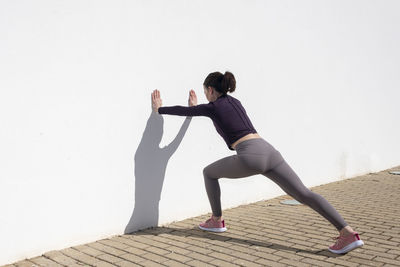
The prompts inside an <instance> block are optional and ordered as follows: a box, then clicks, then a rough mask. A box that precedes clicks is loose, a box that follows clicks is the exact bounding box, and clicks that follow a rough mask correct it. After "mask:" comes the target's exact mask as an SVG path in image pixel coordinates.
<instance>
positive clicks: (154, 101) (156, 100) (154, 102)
mask: <svg viewBox="0 0 400 267" xmlns="http://www.w3.org/2000/svg"><path fill="white" fill-rule="evenodd" d="M161 106H162V100H161V97H160V91H158V90H157V89H156V90H154V91H153V93H151V107H152V108H153V111H154V112H157V113H158V108H160V107H161Z"/></svg>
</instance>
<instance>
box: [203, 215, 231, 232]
mask: <svg viewBox="0 0 400 267" xmlns="http://www.w3.org/2000/svg"><path fill="white" fill-rule="evenodd" d="M199 228H200V229H201V230H205V231H210V232H217V233H222V232H225V231H226V230H227V229H226V227H225V221H224V220H222V221H219V222H216V221H214V220H213V218H212V216H211V218H210V219H208V220H207V221H205V222H203V223H201V224H199Z"/></svg>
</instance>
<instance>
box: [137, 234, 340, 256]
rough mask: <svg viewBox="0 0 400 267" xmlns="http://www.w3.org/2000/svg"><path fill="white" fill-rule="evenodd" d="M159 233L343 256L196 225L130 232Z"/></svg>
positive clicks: (325, 250) (323, 250)
mask: <svg viewBox="0 0 400 267" xmlns="http://www.w3.org/2000/svg"><path fill="white" fill-rule="evenodd" d="M159 234H163V235H176V236H181V237H189V236H192V237H200V238H204V239H211V240H219V241H223V242H228V243H236V244H242V245H248V246H258V247H266V248H271V249H275V250H286V251H292V252H295V253H296V252H303V253H308V254H314V255H323V256H327V257H331V258H337V257H341V256H343V255H338V254H335V253H332V252H330V251H329V250H327V249H319V250H305V249H300V248H294V247H288V246H284V245H280V244H275V243H273V242H268V241H262V242H261V241H257V240H253V239H243V238H237V237H232V236H229V232H225V233H222V234H218V233H212V232H206V231H202V230H200V229H198V228H196V227H194V228H169V227H154V228H150V229H146V230H142V231H138V232H135V233H132V235H153V236H157V235H159Z"/></svg>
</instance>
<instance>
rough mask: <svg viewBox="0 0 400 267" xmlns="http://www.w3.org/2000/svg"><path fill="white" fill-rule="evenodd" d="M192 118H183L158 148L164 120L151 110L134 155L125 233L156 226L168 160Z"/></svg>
mask: <svg viewBox="0 0 400 267" xmlns="http://www.w3.org/2000/svg"><path fill="white" fill-rule="evenodd" d="M191 120H192V117H186V119H185V121H184V122H183V124H182V126H181V128H180V130H179V132H178V134H177V136H176V137H175V138H174V140H173V141H172V142H171V143H170V144H169V145H167V146H165V147H163V148H160V146H159V145H160V142H161V138H162V136H163V128H164V118H163V117H162V116H161V115H160V114H158V113H155V112H154V111H153V112H152V113H151V115H150V117H149V119H148V120H147V124H146V129H145V130H144V132H143V136H142V140H141V141H140V144H139V146H138V148H137V150H136V153H135V166H134V169H135V207H134V209H133V213H132V216H131V218H130V220H129V223H128V225H127V226H126V227H125V231H124V233H125V234H128V233H132V232H134V231H137V230H140V229H144V228H149V227H152V226H157V225H158V214H159V211H158V206H159V202H160V197H161V190H162V186H163V183H164V178H165V170H166V168H167V163H168V160H169V159H170V158H171V156H172V154H174V152H175V151H176V149H177V148H178V146H179V145H180V143H181V141H182V139H183V137H184V135H185V133H186V131H187V129H188V127H189V124H190V122H191Z"/></svg>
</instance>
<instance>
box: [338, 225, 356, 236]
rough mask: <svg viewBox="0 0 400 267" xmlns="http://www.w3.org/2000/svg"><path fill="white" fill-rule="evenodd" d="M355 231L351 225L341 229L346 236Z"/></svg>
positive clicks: (341, 233)
mask: <svg viewBox="0 0 400 267" xmlns="http://www.w3.org/2000/svg"><path fill="white" fill-rule="evenodd" d="M353 232H354V230H353V228H351V227H350V226H349V225H347V226H345V227H343V228H342V229H341V230H340V231H339V233H340V235H341V236H346V235H349V234H351V233H353Z"/></svg>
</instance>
